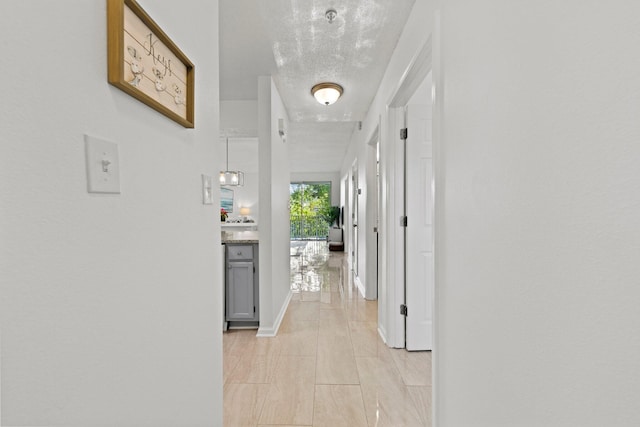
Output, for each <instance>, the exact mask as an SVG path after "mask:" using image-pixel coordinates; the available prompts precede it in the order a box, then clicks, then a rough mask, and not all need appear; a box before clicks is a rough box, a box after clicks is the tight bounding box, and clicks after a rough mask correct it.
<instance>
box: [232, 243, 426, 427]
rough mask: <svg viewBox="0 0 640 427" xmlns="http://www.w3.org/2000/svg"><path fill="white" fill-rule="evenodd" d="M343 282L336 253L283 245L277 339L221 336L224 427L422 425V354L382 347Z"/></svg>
mask: <svg viewBox="0 0 640 427" xmlns="http://www.w3.org/2000/svg"><path fill="white" fill-rule="evenodd" d="M349 278H350V274H348V270H347V264H346V257H345V254H344V253H342V252H329V251H328V250H327V248H326V243H325V242H308V243H306V242H292V246H291V286H292V290H293V292H294V296H293V298H292V300H291V303H290V304H289V308H288V310H287V313H286V315H285V318H284V320H283V322H282V325H281V326H280V330H279V332H278V336H277V337H274V338H256V336H255V332H256V331H255V330H231V331H229V332H226V333H225V334H224V337H223V339H224V382H225V384H224V425H225V427H243V426H251V427H256V426H270V427H273V426H281V427H284V426H289V427H293V426H330V427H340V426H345V427H360V426H363V427H366V426H369V427H373V426H380V427H381V426H393V427H403V426H431V353H430V352H406V351H405V350H399V349H390V348H388V347H387V346H386V345H385V344H384V343H383V342H382V340H381V339H380V338H379V336H378V333H377V326H376V325H377V310H378V308H377V303H376V302H375V301H366V300H364V299H363V298H362V297H361V296H360V295H359V293H358V291H357V289H355V288H354V286H353V283H352V281H351V280H350V279H349Z"/></svg>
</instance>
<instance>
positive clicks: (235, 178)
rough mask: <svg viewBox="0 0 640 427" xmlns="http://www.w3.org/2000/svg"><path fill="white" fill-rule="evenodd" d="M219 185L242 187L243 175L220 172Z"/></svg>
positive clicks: (232, 172)
mask: <svg viewBox="0 0 640 427" xmlns="http://www.w3.org/2000/svg"><path fill="white" fill-rule="evenodd" d="M220 185H237V186H243V185H244V173H242V172H240V171H220Z"/></svg>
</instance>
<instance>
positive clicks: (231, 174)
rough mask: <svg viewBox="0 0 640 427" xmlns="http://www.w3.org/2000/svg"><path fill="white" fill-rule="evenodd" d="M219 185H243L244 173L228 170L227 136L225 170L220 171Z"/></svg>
mask: <svg viewBox="0 0 640 427" xmlns="http://www.w3.org/2000/svg"><path fill="white" fill-rule="evenodd" d="M220 185H233V186H238V187H242V186H243V185H244V173H242V172H240V171H230V170H229V138H227V170H225V171H220Z"/></svg>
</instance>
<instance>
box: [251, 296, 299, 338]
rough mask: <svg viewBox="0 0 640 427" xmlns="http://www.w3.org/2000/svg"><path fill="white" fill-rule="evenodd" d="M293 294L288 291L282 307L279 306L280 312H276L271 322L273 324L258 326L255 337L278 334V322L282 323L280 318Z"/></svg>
mask: <svg viewBox="0 0 640 427" xmlns="http://www.w3.org/2000/svg"><path fill="white" fill-rule="evenodd" d="M292 296H293V292H291V291H289V294H288V295H287V298H285V300H284V303H283V304H282V307H281V308H280V313H278V317H276V320H275V321H274V322H273V326H271V327H265V326H260V327H259V328H258V333H257V334H256V336H257V337H275V336H276V335H277V334H278V329H280V324H281V323H282V319H284V314H285V313H286V312H287V307H289V302H290V301H291V297H292Z"/></svg>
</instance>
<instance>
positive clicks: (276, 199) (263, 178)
mask: <svg viewBox="0 0 640 427" xmlns="http://www.w3.org/2000/svg"><path fill="white" fill-rule="evenodd" d="M258 88H259V93H258V108H259V110H258V111H259V113H258V117H259V119H258V129H259V139H260V142H259V147H260V148H259V151H260V153H259V157H260V184H259V185H260V197H259V204H260V224H259V229H260V328H259V330H258V335H261V336H272V335H275V334H276V333H277V330H278V327H279V325H280V321H281V320H282V316H283V315H284V310H285V309H286V306H287V304H288V303H289V299H290V298H291V290H290V285H289V281H290V277H289V183H290V174H289V168H288V165H289V148H288V145H287V143H286V142H283V141H282V139H281V138H280V135H279V134H278V119H280V118H282V119H284V120H285V123H288V116H287V112H286V110H285V108H284V104H283V103H282V99H281V97H280V94H279V93H278V90H277V88H276V86H275V84H274V83H273V80H272V79H271V77H268V76H262V77H259V79H258Z"/></svg>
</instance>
